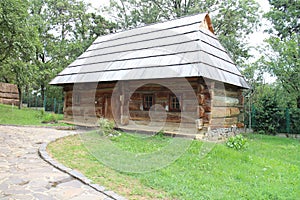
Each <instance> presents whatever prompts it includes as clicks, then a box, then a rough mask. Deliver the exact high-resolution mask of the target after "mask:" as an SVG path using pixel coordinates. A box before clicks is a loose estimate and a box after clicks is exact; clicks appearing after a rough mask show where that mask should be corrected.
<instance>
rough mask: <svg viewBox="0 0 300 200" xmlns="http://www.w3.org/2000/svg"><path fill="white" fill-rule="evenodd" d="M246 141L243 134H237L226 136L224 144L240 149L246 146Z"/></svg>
mask: <svg viewBox="0 0 300 200" xmlns="http://www.w3.org/2000/svg"><path fill="white" fill-rule="evenodd" d="M247 144H248V141H247V139H246V138H244V136H243V135H241V134H239V135H236V136H233V137H230V138H228V140H227V142H226V146H227V147H229V148H233V149H236V150H241V149H244V148H246V147H247Z"/></svg>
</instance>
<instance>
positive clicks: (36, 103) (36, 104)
mask: <svg viewBox="0 0 300 200" xmlns="http://www.w3.org/2000/svg"><path fill="white" fill-rule="evenodd" d="M37 98H38V97H37V96H35V109H37V107H38V102H37V101H38V100H37Z"/></svg>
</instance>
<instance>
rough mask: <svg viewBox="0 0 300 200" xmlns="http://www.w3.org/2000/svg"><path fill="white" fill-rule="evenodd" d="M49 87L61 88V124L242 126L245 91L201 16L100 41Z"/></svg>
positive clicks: (239, 74)
mask: <svg viewBox="0 0 300 200" xmlns="http://www.w3.org/2000/svg"><path fill="white" fill-rule="evenodd" d="M51 84H52V85H58V86H62V87H63V89H64V92H65V105H64V117H65V119H66V120H76V121H81V122H86V123H95V120H97V119H98V118H100V117H104V118H108V119H113V120H115V121H116V122H117V124H120V126H126V125H129V124H130V123H131V122H136V123H137V122H140V123H141V124H142V123H144V124H147V123H149V122H150V121H165V122H167V123H168V125H169V126H174V127H176V126H178V124H180V123H184V124H189V125H190V126H187V127H189V128H190V129H198V130H204V131H207V130H209V129H217V128H224V127H231V126H235V125H238V126H242V124H243V95H242V91H243V90H244V89H247V88H249V85H248V84H247V82H246V80H245V79H244V77H243V76H242V75H241V73H240V71H239V70H238V68H237V66H235V64H234V63H233V61H232V60H231V58H230V56H229V55H228V53H227V52H226V50H225V49H224V47H223V46H222V45H221V44H220V42H219V41H218V39H217V37H216V36H215V35H214V30H213V26H212V24H211V20H210V17H209V15H208V14H197V15H193V16H188V17H182V18H179V19H175V20H171V21H167V22H162V23H156V24H152V25H148V26H144V27H139V28H135V29H132V30H126V31H122V32H117V33H113V34H109V35H105V36H100V37H99V38H97V39H96V40H95V41H94V43H93V44H92V45H91V46H90V47H89V48H88V49H87V50H86V51H85V52H84V53H83V54H82V55H81V56H79V57H78V58H77V59H76V60H75V61H74V62H73V63H72V64H70V65H69V66H68V67H67V68H65V69H64V70H63V71H62V72H61V73H59V74H58V75H57V77H55V78H54V79H53V80H52V81H51Z"/></svg>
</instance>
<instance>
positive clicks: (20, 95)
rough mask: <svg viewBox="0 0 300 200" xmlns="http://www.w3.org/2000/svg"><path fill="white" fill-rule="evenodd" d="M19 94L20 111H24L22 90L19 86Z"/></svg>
mask: <svg viewBox="0 0 300 200" xmlns="http://www.w3.org/2000/svg"><path fill="white" fill-rule="evenodd" d="M18 92H19V109H22V88H21V86H20V85H18Z"/></svg>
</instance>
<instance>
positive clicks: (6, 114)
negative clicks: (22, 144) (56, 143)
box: [0, 104, 66, 126]
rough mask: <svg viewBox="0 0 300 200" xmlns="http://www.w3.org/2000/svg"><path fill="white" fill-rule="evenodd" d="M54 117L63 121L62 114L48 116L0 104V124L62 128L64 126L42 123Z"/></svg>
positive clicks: (27, 109) (61, 124) (37, 111)
mask: <svg viewBox="0 0 300 200" xmlns="http://www.w3.org/2000/svg"><path fill="white" fill-rule="evenodd" d="M53 117H55V118H56V119H57V120H61V119H63V115H62V114H55V115H54V114H50V113H47V112H42V111H41V110H33V109H29V108H22V109H21V110H19V109H18V107H17V106H14V107H12V106H9V105H3V104H0V124H10V125H47V126H48V125H59V126H63V125H66V124H63V123H57V124H45V123H42V121H44V120H51V118H53Z"/></svg>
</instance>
